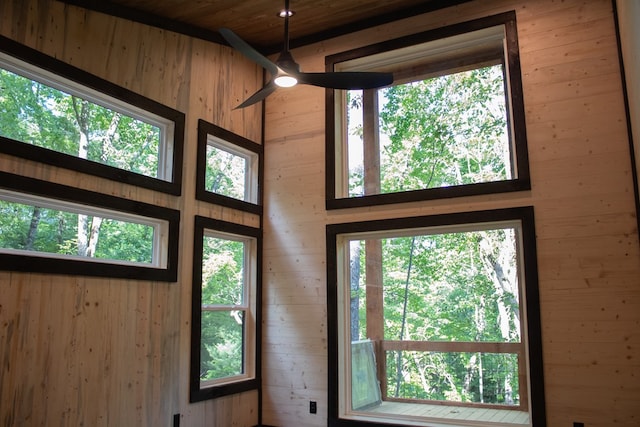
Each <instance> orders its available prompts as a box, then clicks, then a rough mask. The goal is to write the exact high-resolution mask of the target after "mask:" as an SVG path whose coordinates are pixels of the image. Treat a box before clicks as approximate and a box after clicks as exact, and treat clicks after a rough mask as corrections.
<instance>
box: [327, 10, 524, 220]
mask: <svg viewBox="0 0 640 427" xmlns="http://www.w3.org/2000/svg"><path fill="white" fill-rule="evenodd" d="M371 52H376V53H375V54H371ZM327 68H328V69H329V70H336V71H356V70H358V71H384V72H391V73H393V75H394V83H393V85H392V86H390V87H386V88H381V89H378V90H364V91H358V90H351V91H338V90H336V91H331V90H329V91H328V102H327V153H328V160H327V168H328V170H327V208H329V209H332V208H344V207H356V206H368V205H374V204H387V203H398V202H407V201H415V200H427V199H435V198H445V197H457V196H468V195H476V194H487V193H493V192H505V191H519V190H526V189H529V188H530V184H529V170H528V160H527V148H526V133H525V127H524V107H523V104H522V95H521V94H522V88H521V78H520V67H519V59H518V46H517V36H516V28H515V14H514V13H506V14H502V15H497V16H494V17H489V18H484V19H481V20H477V21H471V22H466V23H462V24H457V25H453V26H450V27H446V28H441V29H436V30H431V31H427V32H425V33H421V34H416V35H413V36H409V37H405V38H401V39H396V40H392V41H389V42H385V43H381V44H379V45H374V46H369V47H366V48H362V49H357V50H354V51H350V52H345V53H342V54H338V55H334V56H332V57H328V58H327Z"/></svg>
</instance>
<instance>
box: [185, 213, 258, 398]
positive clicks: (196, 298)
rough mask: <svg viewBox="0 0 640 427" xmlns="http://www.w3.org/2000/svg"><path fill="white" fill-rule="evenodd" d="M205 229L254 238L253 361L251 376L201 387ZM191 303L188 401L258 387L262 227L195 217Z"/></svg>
mask: <svg viewBox="0 0 640 427" xmlns="http://www.w3.org/2000/svg"><path fill="white" fill-rule="evenodd" d="M205 229H209V230H215V231H220V232H223V233H230V234H235V235H239V236H246V237H249V238H254V239H255V240H256V254H255V256H256V266H255V268H256V277H255V289H254V295H255V301H256V307H255V318H254V319H253V321H254V322H255V324H254V332H255V343H254V348H255V361H254V363H255V365H254V376H253V378H247V379H239V380H237V381H235V382H230V383H226V384H221V385H212V386H210V387H206V388H202V387H201V386H200V364H201V358H200V349H201V343H202V340H201V329H202V313H201V310H202V258H203V237H204V231H205ZM191 301H192V306H191V358H190V363H191V365H190V374H189V401H190V402H191V403H194V402H199V401H203V400H208V399H214V398H217V397H221V396H227V395H231V394H236V393H241V392H245V391H249V390H258V389H259V388H260V385H261V357H260V354H261V351H260V349H261V335H262V333H261V331H262V329H261V324H262V309H261V306H262V303H261V301H262V229H261V228H255V227H250V226H246V225H241V224H236V223H232V222H227V221H222V220H217V219H212V218H205V217H201V216H196V217H195V227H194V239H193V275H192V297H191Z"/></svg>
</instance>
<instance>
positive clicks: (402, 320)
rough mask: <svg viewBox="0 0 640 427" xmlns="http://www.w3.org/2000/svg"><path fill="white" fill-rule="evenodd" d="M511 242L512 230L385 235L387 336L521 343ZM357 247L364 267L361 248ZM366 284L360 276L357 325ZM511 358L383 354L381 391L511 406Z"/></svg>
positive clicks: (514, 369) (514, 372)
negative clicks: (384, 368) (384, 373)
mask: <svg viewBox="0 0 640 427" xmlns="http://www.w3.org/2000/svg"><path fill="white" fill-rule="evenodd" d="M515 240H516V239H515V230H514V229H511V228H505V229H495V230H484V231H472V232H461V233H445V234H434V235H417V236H409V237H397V238H387V239H383V240H382V251H383V252H382V253H383V264H382V268H383V284H384V287H383V290H384V301H383V305H384V312H383V313H382V315H383V321H384V338H385V340H411V341H442V342H449V341H450V342H515V343H517V342H520V329H519V314H518V313H519V312H518V310H519V307H518V300H519V296H518V286H517V279H516V273H515V272H516V247H515ZM358 246H359V247H358V248H357V251H358V252H357V253H358V254H359V256H358V262H359V263H360V265H359V269H360V271H365V269H364V263H365V262H366V255H364V250H363V248H364V245H358ZM487 248H491V251H487ZM353 252H354V246H353V245H352V253H353ZM498 258H499V259H500V263H496V262H494V261H495V260H496V259H498ZM365 283H366V278H365V277H364V274H363V275H361V277H360V287H359V291H358V292H359V301H360V307H359V316H358V319H359V320H358V321H359V323H360V324H361V325H362V324H364V323H366V293H365V289H366V285H365ZM504 325H506V327H505V326H504ZM360 331H361V332H360V333H361V334H362V335H361V336H360V337H359V338H364V337H365V336H364V334H365V333H366V332H364V331H365V329H364V328H363V327H362V326H361V327H360ZM517 363H518V361H517V357H515V355H512V354H506V355H505V354H485V353H482V354H481V353H437V352H431V353H424V352H408V351H403V352H389V353H388V354H387V360H386V366H387V378H386V382H387V390H388V394H389V395H390V396H396V397H406V398H419V399H430V400H455V401H463V402H465V401H467V402H486V403H508V404H513V403H515V402H517V396H518V394H517V392H518V387H519V386H518V365H517Z"/></svg>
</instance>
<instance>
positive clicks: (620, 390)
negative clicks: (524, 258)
mask: <svg viewBox="0 0 640 427" xmlns="http://www.w3.org/2000/svg"><path fill="white" fill-rule="evenodd" d="M509 10H515V12H516V16H517V24H518V34H519V44H520V61H521V66H522V81H523V91H524V104H525V109H526V126H527V140H528V145H529V161H530V167H531V183H532V189H531V191H525V192H519V193H513V194H505V195H491V196H486V197H484V196H480V197H467V198H460V199H458V200H450V199H449V200H432V201H426V202H413V203H407V204H404V205H398V206H393V205H390V206H380V207H367V208H357V209H343V210H335V211H330V212H327V211H326V210H325V208H324V206H325V205H324V202H325V200H324V130H323V129H322V126H323V125H322V124H323V123H324V108H323V105H322V104H323V99H324V91H323V90H322V89H319V88H313V87H309V86H297V87H295V88H293V89H290V90H287V91H285V90H279V91H278V92H276V94H274V95H273V96H272V97H270V98H269V99H268V100H267V102H266V111H265V118H266V119H265V120H266V128H265V152H266V157H265V160H266V164H265V166H266V167H265V171H266V172H265V174H266V175H265V186H266V188H267V189H266V199H265V242H264V244H265V258H264V263H265V277H264V287H265V289H264V293H265V300H264V322H265V325H266V328H265V330H264V335H263V365H264V369H265V375H264V383H263V395H264V397H263V402H264V403H263V422H264V423H265V424H267V425H275V426H298V425H304V426H318V427H319V426H325V425H326V418H327V405H326V402H327V399H328V396H327V377H326V375H327V374H326V370H325V368H324V367H325V366H326V364H327V346H326V338H327V331H326V320H327V319H326V302H325V300H324V298H325V297H326V267H325V262H326V260H325V259H324V258H325V253H326V252H325V238H324V232H325V225H326V224H331V223H343V222H350V221H361V220H369V219H372V220H373V219H384V218H393V217H398V216H399V217H406V216H414V215H425V214H441V213H451V212H459V211H471V210H481V209H489V208H505V207H510V206H528V205H531V206H534V209H535V213H536V230H537V233H538V236H537V245H538V266H539V280H540V282H539V285H540V298H541V318H542V339H543V359H544V374H545V392H546V409H547V425H549V426H562V425H573V422H583V423H585V425H594V426H613V425H616V426H619V425H620V426H625V427H633V426H636V425H637V424H638V422H640V409H638V408H637V405H635V404H634V402H637V401H638V400H640V394H639V393H640V391H639V390H638V388H637V376H638V361H637V353H638V346H639V345H640V336H639V335H638V334H637V332H636V331H637V328H638V324H639V323H640V279H639V277H640V245H639V244H638V230H637V222H636V214H637V213H636V208H635V202H634V189H633V176H632V172H631V161H632V160H631V157H630V151H629V141H628V134H627V128H626V117H625V109H624V102H623V93H622V82H621V78H620V69H619V62H618V52H617V44H616V34H615V27H614V17H613V10H612V2H611V1H610V0H596V1H589V2H586V1H579V0H565V1H554V0H524V1H522V0H519V1H507V0H496V1H491V2H487V1H476V2H471V3H466V4H462V5H459V6H456V7H453V8H449V9H443V10H439V11H435V12H432V13H429V14H427V15H421V16H415V17H412V18H408V19H406V20H403V21H402V22H397V23H394V24H388V25H383V26H380V27H378V28H375V29H371V30H364V31H360V32H358V33H357V34H354V35H351V36H344V37H339V38H336V39H332V40H327V41H325V42H322V43H317V44H314V45H311V46H306V47H302V48H299V49H295V50H294V52H293V54H294V56H295V58H296V60H298V62H300V64H301V67H302V69H303V70H305V71H321V70H323V69H324V57H325V56H327V55H331V54H335V53H339V52H342V51H346V50H349V49H353V48H357V47H361V46H365V45H369V44H372V43H376V42H379V41H383V40H388V39H392V38H396V37H401V36H404V35H407V34H412V33H418V32H421V31H425V30H428V29H431V28H437V27H441V26H445V25H450V24H453V23H456V22H463V21H467V20H471V19H475V18H480V17H483V16H488V15H492V14H497V13H501V12H505V11H509ZM310 400H315V401H317V402H318V413H317V414H310V413H309V409H308V408H309V401H310Z"/></svg>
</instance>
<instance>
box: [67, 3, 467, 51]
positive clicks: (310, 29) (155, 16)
mask: <svg viewBox="0 0 640 427" xmlns="http://www.w3.org/2000/svg"><path fill="white" fill-rule="evenodd" d="M59 1H63V2H65V3H69V4H73V5H77V6H81V7H85V8H88V9H92V10H97V11H100V12H103V13H107V14H110V15H114V16H120V17H122V18H126V19H131V20H134V21H138V22H143V23H146V24H150V25H154V26H157V27H160V28H165V29H168V30H172V31H176V32H179V33H183V34H186V35H189V36H193V37H199V38H203V39H207V40H210V41H214V42H218V43H222V39H221V38H220V36H219V34H218V33H217V31H216V30H217V29H218V28H220V27H227V28H230V29H232V30H233V31H234V32H235V33H236V34H238V35H239V36H240V37H242V38H243V39H244V40H245V41H247V42H248V43H250V44H251V45H253V46H254V47H255V48H256V49H258V50H261V51H263V52H264V53H273V52H277V51H279V50H280V48H281V46H282V39H283V34H284V29H283V20H282V19H281V18H279V17H278V16H277V14H278V12H279V11H280V10H282V9H283V8H284V0H59ZM465 1H469V0H291V2H290V3H291V4H290V9H292V10H293V11H294V12H295V15H294V16H293V17H292V18H291V20H290V34H291V46H292V47H296V46H301V45H304V44H308V43H314V42H317V41H320V40H323V39H327V38H330V37H335V36H337V35H341V34H345V33H349V32H353V31H356V30H359V29H363V28H367V27H371V26H374V25H379V24H381V23H385V22H391V21H394V20H397V19H402V18H405V17H408V16H413V15H417V14H420V13H425V12H429V11H432V10H435V9H440V8H444V7H450V6H455V5H456V4H459V3H463V2H465Z"/></svg>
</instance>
